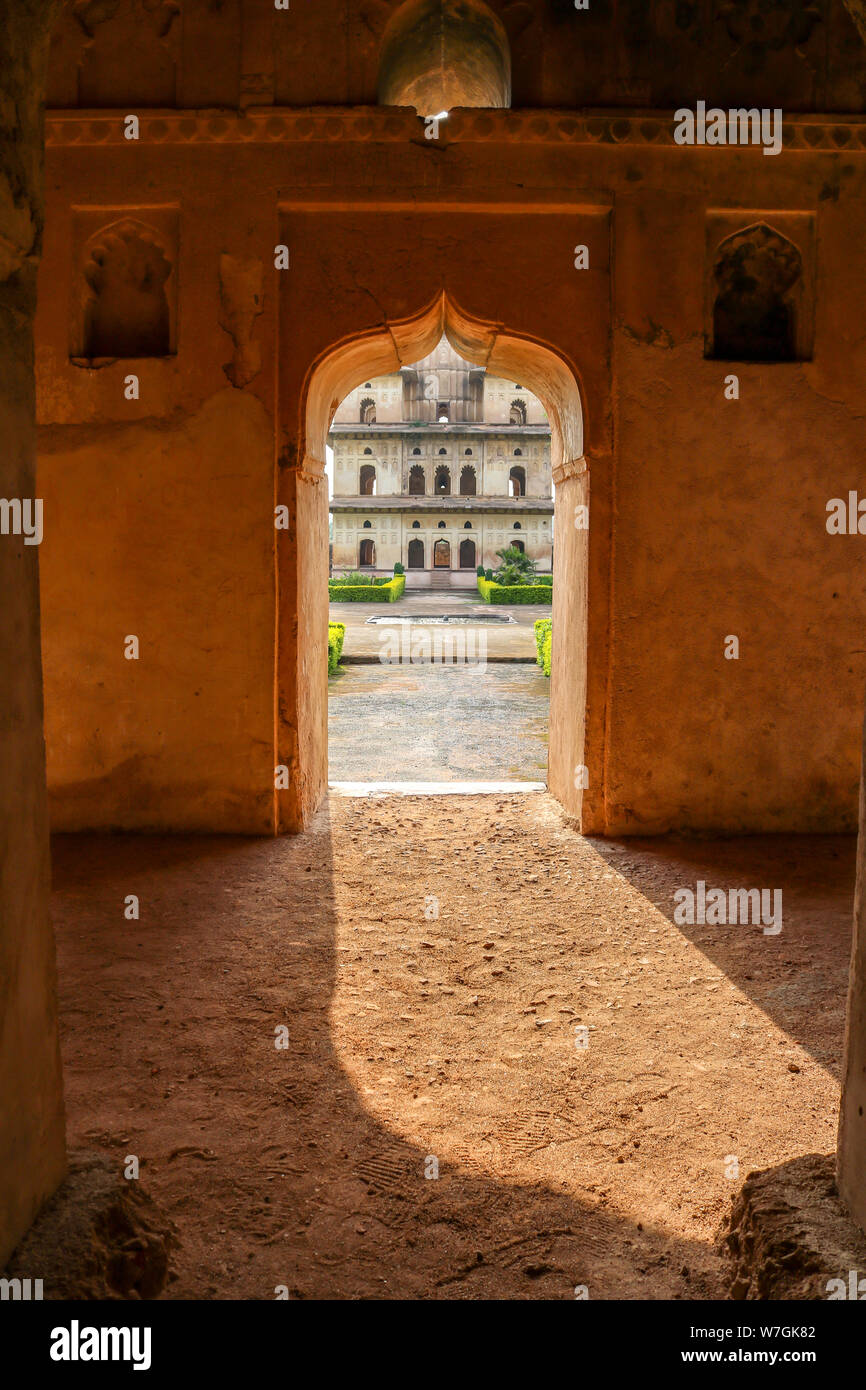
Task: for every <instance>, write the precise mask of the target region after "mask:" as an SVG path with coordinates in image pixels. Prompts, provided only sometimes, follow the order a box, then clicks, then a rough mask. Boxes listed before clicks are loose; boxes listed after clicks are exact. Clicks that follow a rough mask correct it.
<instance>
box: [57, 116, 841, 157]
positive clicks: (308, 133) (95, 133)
mask: <svg viewBox="0 0 866 1390" xmlns="http://www.w3.org/2000/svg"><path fill="white" fill-rule="evenodd" d="M127 114H133V113H130V112H129V111H128V110H123V111H74V110H69V111H48V112H46V117H45V133H46V144H47V145H48V146H49V147H53V146H57V145H63V146H68V145H82V146H90V145H124V146H127V147H129V146H132V145H138V146H141V145H210V144H229V145H250V144H254V145H255V144H258V145H262V144H264V145H272V144H295V143H307V142H309V143H322V144H335V143H337V142H341V143H348V144H355V143H358V144H367V143H374V144H381V143H386V144H387V143H393V144H397V143H407V142H409V143H411V142H413V141H415V142H419V143H420V144H421V146H422V147H427V148H429V146H430V144H436V145H437V146H438V147H440V148H441V147H443V146H446V145H449V144H455V143H458V142H461V141H462V142H464V143H473V144H478V143H482V144H484V143H490V144H511V143H518V142H519V143H522V144H538V145H656V146H660V147H667V146H670V147H676V148H680V147H679V146H675V144H674V120H673V113H670V114H666V113H661V112H658V111H655V112H635V111H595V112H592V111H580V112H578V111H561V110H560V111H552V110H551V111H533V110H528V111H489V110H470V109H465V108H464V109H462V110H455V111H452V112H451V114H450V116H449V118H448V120H447V122H445V121H443V122H442V124H441V126H440V133H439V138H438V140H437V141H435V142H433V141H429V142H425V140H424V138H423V134H424V126H423V122H422V120H421V118H420V117H418V116H416V115H415V113H414V112H413V111H410V110H408V109H406V108H400V109H395V108H385V107H378V106H354V107H322V106H318V107H307V108H285V107H282V108H280V107H254V108H250V109H249V110H247V111H246V112H237V111H179V110H163V111H156V110H140V111H137V112H134V114H135V115H137V116H138V121H139V138H138V140H136V141H132V140H127V139H126V138H125V136H124V117H125V116H126V115H127ZM782 129H783V149H784V150H833V151H859V150H864V151H866V116H861V115H856V116H826V115H821V116H816V115H802V116H801V115H792V116H788V117H787V118H785V120H784V121H783V127H782ZM688 148H691V147H688ZM720 148H721V147H715V148H714V149H713V153H714V154H718V153H719V149H720ZM734 148H735V149H736V150H737V151H738V152H740V153H742V152H743V149H742V147H740V146H737V147H734ZM754 152H755V154H756V155H760V154H761V153H762V151H761V149H760V147H757V146H756V147H755V151H754Z"/></svg>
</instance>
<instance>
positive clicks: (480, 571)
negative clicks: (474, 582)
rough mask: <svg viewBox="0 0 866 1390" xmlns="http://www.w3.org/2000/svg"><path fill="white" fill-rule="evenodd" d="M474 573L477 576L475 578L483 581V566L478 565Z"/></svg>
mask: <svg viewBox="0 0 866 1390" xmlns="http://www.w3.org/2000/svg"><path fill="white" fill-rule="evenodd" d="M475 573H476V574H477V576H478V578H479V579H483V578H484V566H483V565H479V566H478V568H477V569H476V571H475Z"/></svg>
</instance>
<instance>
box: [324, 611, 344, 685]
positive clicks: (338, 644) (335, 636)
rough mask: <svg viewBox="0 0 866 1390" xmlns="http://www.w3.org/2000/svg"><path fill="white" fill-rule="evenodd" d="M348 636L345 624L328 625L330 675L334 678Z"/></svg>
mask: <svg viewBox="0 0 866 1390" xmlns="http://www.w3.org/2000/svg"><path fill="white" fill-rule="evenodd" d="M345 636H346V624H345V623H328V675H329V676H332V675H333V674H334V672H335V671H336V669H337V667H338V666H339V664H340V657H341V656H342V655H343V640H344V638H345Z"/></svg>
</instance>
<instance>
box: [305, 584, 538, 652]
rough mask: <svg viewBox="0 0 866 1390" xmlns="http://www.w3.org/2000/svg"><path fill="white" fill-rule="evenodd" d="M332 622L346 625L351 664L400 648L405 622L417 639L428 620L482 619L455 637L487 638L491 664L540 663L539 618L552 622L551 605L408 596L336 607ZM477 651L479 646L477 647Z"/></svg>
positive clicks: (466, 597) (346, 648)
mask: <svg viewBox="0 0 866 1390" xmlns="http://www.w3.org/2000/svg"><path fill="white" fill-rule="evenodd" d="M330 613H331V621H332V622H340V623H345V624H346V640H345V642H344V644H343V656H344V658H345V659H346V660H347V661H350V662H351V661H353V660H359V659H360V660H367V661H369V660H371V659H372V660H375V659H378V658H379V657H380V655H381V654H382V653H383V650H384V651H386V652H387V651H388V650H390V649H391V647H392V646H393V645H394V644H395V643H399V635H400V633H401V632H402V630H403V628H404V627H405V626H407V624H405V623H403V622H402V621H401V619H404V618H411V619H413V620H414V621H413V623H412V630H413V634H417V632H418V630H419V624H418V623H417V619H419V618H422V617H424V616H433V617H442V616H443V615H444V614H446V613H447V614H453V615H454V616H455V617H463V618H470V619H471V618H477V619H479V621H478V622H477V623H469V624H466V625H464V624H462V623H461V624H460V625H458V626H456V627H455V629H454V630H455V631H457V632H462V633H464V634H465V633H468V632H470V631H471V632H472V633H473V634H475V633H483V634H484V647H485V649H486V657H487V660H488V661H503V660H504V661H534V660H535V632H534V628H533V623H534V622H535V619H536V618H549V617H550V604H549V603H543V604H535V603H533V604H526V605H516V606H511V605H509V606H507V607H506V606H503V607H501V608H500V607H499V606H498V605H495V606H494V605H493V604H489V603H482V601H481V598H480V597H479V595H478V594H474V595H473V594H450V593H421V592H418V593H407V594H406V595H404V597H403V598H402V599H401V600H400V601H399V603H388V604H384V603H332V604H331V605H330ZM509 617H510V618H513V619H514V621H513V622H498V621H492V622H491V621H489V620H490V619H491V618H493V619H498V618H509ZM368 618H384V619H386V621H385V622H383V623H370V624H368V623H367V619H368ZM420 630H421V631H422V632H430V633H440V632H442V631H448V632H450V631H451V630H452V629H451V628H450V627H448V628H445V627H442V626H437V627H434V628H424V627H423V626H421V627H420ZM476 650H477V646H476Z"/></svg>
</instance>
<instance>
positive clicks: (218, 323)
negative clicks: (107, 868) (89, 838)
mask: <svg viewBox="0 0 866 1390" xmlns="http://www.w3.org/2000/svg"><path fill="white" fill-rule="evenodd" d="M126 152H127V151H124V153H126ZM91 153H92V152H89V151H76V152H75V154H74V155H73V157H72V158H71V159H69V160H64V161H63V164H62V166H61V167H60V168H58V166H57V164H56V163H54V162H53V161H52V162H51V167H50V170H49V177H48V184H49V201H50V211H49V215H48V222H47V229H46V244H45V255H44V259H43V264H42V267H41V270H40V281H39V290H40V295H39V311H38V316H37V345H38V346H37V381H38V400H39V422H40V433H39V450H40V461H39V487H40V490H41V495H42V496H43V498H44V503H45V518H46V521H45V539H44V542H43V545H42V572H43V586H44V592H43V605H42V607H43V649H44V664H45V676H46V700H45V704H46V710H45V730H46V742H47V748H48V778H49V791H50V811H51V820H52V825H53V827H54V828H55V829H63V830H77V829H83V828H120V829H145V828H168V829H172V830H215V831H227V832H245V833H251V834H267V833H273V830H274V826H275V797H274V766H275V756H274V754H275V746H274V745H275V734H274V666H275V653H274V631H275V623H276V598H275V533H274V505H275V496H274V459H275V441H274V424H273V400H274V382H273V362H274V353H273V339H274V314H273V295H267V294H265V293H264V292H263V290H262V283H263V278H264V266H265V264H269V265H270V266H271V267H272V266H273V243H274V240H275V238H274V235H273V233H271V235H270V237H268V236H267V231H264V236H265V238H266V244H265V245H262V236H263V230H264V229H263V227H262V225H261V221H260V220H259V219H258V218H252V219H245V218H239V217H238V215H237V207H236V205H235V203H234V202H233V200H232V196H231V194H230V192H228V191H227V190H225V189H224V188H222V173H221V169H220V164H219V160H217V161H213V160H210V161H207V160H206V161H201V160H198V159H196V157H195V155H193V158H192V161H191V162H190V161H189V160H187V161H178V160H175V159H169V160H165V159H164V158H163V159H161V158H160V157H159V152H158V151H156V150H153V149H140V150H130V151H128V153H129V154H130V159H129V161H126V160H124V159H123V158H121V159H117V158H116V156H115V157H113V158H112V157H108V158H105V157H103V158H100V157H99V156H97V158H96V160H95V161H94V160H93V159H92V158H91V157H90V156H91ZM142 156H143V157H142ZM193 189H194V190H195V191H194V192H192V191H191V190H193ZM249 197H250V200H252V194H251V192H250V193H249ZM211 206H214V207H216V208H218V209H219V211H218V213H217V215H216V216H212V215H211ZM129 220H133V221H134V222H135V223H136V224H137V225H143V226H144V227H146V228H147V229H153V231H154V233H155V234H158V235H159V236H160V237H161V238H162V242H163V245H164V246H165V254H166V255H167V257H168V259H169V261H170V264H171V274H170V277H169V280H168V282H167V289H168V292H169V300H170V303H171V310H172V351H171V352H170V353H169V354H168V355H166V356H162V357H152V356H151V357H128V358H120V359H117V360H107V361H105V362H103V363H101V364H99V365H95V366H91V365H90V364H89V363H88V362H86V361H83V360H82V359H81V358H79V357H78V356H77V353H78V351H79V350H80V349H79V348H78V343H79V342H80V335H79V333H78V324H79V321H80V316H81V312H82V303H83V295H84V292H85V291H86V284H85V282H84V279H83V266H84V264H85V261H86V247H87V244H88V238H90V237H91V236H92V234H93V233H94V232H95V231H98V229H99V228H100V227H105V226H108V227H111V226H112V225H117V224H118V223H120V224H123V223H125V222H128V221H129ZM267 241H269V243H270V245H269V246H268V245H267ZM130 374H133V375H135V376H136V377H137V379H138V397H137V399H130V397H129V395H128V393H127V390H126V383H127V381H128V378H129V376H130ZM130 635H135V636H137V637H138V639H139V644H140V652H139V658H138V660H127V659H126V658H125V655H124V642H125V638H126V637H127V636H130Z"/></svg>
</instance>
